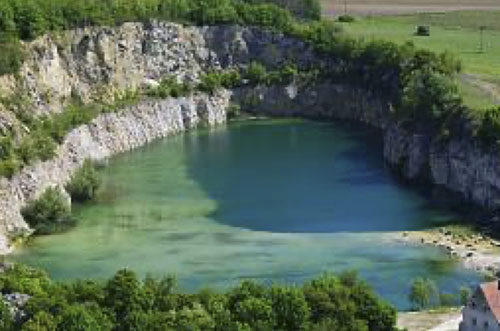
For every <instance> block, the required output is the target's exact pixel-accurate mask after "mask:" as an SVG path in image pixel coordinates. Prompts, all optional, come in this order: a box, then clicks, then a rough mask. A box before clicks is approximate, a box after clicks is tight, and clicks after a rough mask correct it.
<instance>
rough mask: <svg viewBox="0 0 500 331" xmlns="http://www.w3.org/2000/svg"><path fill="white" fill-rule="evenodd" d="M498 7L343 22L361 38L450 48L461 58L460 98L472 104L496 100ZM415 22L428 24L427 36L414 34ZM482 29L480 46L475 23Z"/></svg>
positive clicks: (499, 96) (499, 86)
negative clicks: (429, 33)
mask: <svg viewBox="0 0 500 331" xmlns="http://www.w3.org/2000/svg"><path fill="white" fill-rule="evenodd" d="M499 17H500V11H462V12H448V13H437V14H436V13H435V14H413V15H398V16H376V17H375V16H372V17H365V18H359V19H358V20H357V21H356V22H354V23H351V24H345V25H344V27H345V30H346V31H347V33H349V34H351V35H354V36H358V37H362V38H365V39H388V40H391V41H395V42H398V43H404V42H407V41H412V42H414V43H415V45H417V46H418V47H422V48H426V49H430V50H433V51H437V52H441V51H445V50H448V51H451V52H452V53H454V54H456V55H458V56H459V58H460V59H461V60H462V62H463V66H464V73H465V75H464V76H463V77H462V79H461V84H460V85H461V89H462V91H463V94H464V98H465V100H466V102H467V104H469V105H470V106H473V107H474V108H484V107H487V106H490V105H492V104H500V19H498V18H499ZM417 25H429V26H430V27H431V36H430V37H418V36H415V35H414V32H415V29H416V26H417ZM480 26H485V30H484V32H483V41H484V42H483V45H484V46H483V51H481V49H480V32H479V27H480Z"/></svg>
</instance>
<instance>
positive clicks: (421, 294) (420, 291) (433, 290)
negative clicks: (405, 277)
mask: <svg viewBox="0 0 500 331" xmlns="http://www.w3.org/2000/svg"><path fill="white" fill-rule="evenodd" d="M408 299H409V300H410V302H411V303H412V305H413V308H414V309H415V310H422V309H425V308H429V307H430V306H431V305H435V304H436V303H437V301H438V299H439V298H438V291H437V287H436V284H435V283H434V282H433V281H432V280H430V279H425V278H416V279H415V280H413V282H412V284H411V287H410V293H409V295H408Z"/></svg>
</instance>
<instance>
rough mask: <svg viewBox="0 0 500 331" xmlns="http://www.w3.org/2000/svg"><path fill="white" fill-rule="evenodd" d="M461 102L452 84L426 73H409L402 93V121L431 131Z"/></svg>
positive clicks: (435, 74) (441, 77)
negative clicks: (410, 121)
mask: <svg viewBox="0 0 500 331" xmlns="http://www.w3.org/2000/svg"><path fill="white" fill-rule="evenodd" d="M461 105H462V99H461V96H460V93H459V91H458V88H457V85H456V84H455V82H454V81H453V80H452V79H451V78H450V77H449V76H446V75H443V74H440V73H437V72H435V71H431V70H429V69H424V70H417V71H415V72H414V73H412V75H411V78H410V80H409V82H408V83H407V85H406V87H405V88H404V90H403V102H402V106H401V111H402V114H403V118H407V119H410V120H413V121H415V122H417V123H422V124H424V125H425V126H426V127H433V126H435V125H436V124H438V123H441V122H442V121H443V120H444V119H445V118H446V116H449V115H451V114H452V113H453V112H454V111H456V110H459V109H460V107H461Z"/></svg>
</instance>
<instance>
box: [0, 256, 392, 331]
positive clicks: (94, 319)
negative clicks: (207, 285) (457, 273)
mask: <svg viewBox="0 0 500 331" xmlns="http://www.w3.org/2000/svg"><path fill="white" fill-rule="evenodd" d="M0 291H1V292H2V293H4V294H7V293H13V292H20V293H27V294H30V295H32V296H33V297H32V298H31V299H30V300H29V301H28V303H27V305H26V306H25V307H24V310H25V312H26V317H25V318H24V319H22V320H21V321H19V322H18V323H13V321H11V320H9V318H10V315H7V316H6V318H7V320H6V322H5V324H4V325H6V326H7V328H4V329H3V330H6V331H10V330H38V329H36V328H34V327H35V326H37V325H39V326H40V325H41V326H47V327H50V328H49V329H51V330H341V331H342V330H346V331H347V330H349V331H350V330H373V331H378V330H385V331H391V330H395V329H396V328H395V322H396V310H395V309H394V308H393V307H391V306H390V305H388V304H387V303H385V302H384V301H382V300H380V299H379V298H378V297H377V296H376V295H375V294H374V292H373V290H372V289H371V288H370V287H368V286H367V285H366V283H364V282H363V281H361V280H359V279H358V278H357V277H356V276H355V275H354V274H352V273H347V274H341V275H339V276H336V275H323V276H321V277H318V278H316V279H313V280H311V281H309V282H307V283H306V284H304V285H303V286H300V287H298V286H284V285H274V286H272V287H270V288H269V287H266V286H263V285H261V284H259V283H256V282H254V281H243V282H242V283H240V285H238V286H236V287H234V288H233V289H230V290H228V291H227V292H223V293H219V292H214V291H211V290H202V291H200V292H198V293H193V294H185V293H179V292H177V291H175V283H174V281H173V278H171V277H166V278H161V279H155V278H152V277H146V279H145V280H144V281H141V280H139V279H138V277H137V275H136V274H135V273H134V272H132V271H130V270H120V271H118V272H117V273H116V274H115V275H114V277H112V278H111V279H109V280H108V281H107V282H105V283H100V282H95V281H75V282H72V283H64V284H63V283H55V282H51V281H50V279H48V277H47V275H46V273H44V272H39V271H37V270H36V269H32V268H29V267H24V266H19V265H14V266H13V267H11V268H10V269H8V270H7V271H5V272H4V273H2V274H0ZM325 327H326V329H325Z"/></svg>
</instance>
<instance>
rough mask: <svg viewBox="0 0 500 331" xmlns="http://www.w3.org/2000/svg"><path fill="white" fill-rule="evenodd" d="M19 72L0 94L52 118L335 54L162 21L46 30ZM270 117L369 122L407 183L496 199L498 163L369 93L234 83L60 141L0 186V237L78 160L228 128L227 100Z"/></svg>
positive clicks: (14, 126)
mask: <svg viewBox="0 0 500 331" xmlns="http://www.w3.org/2000/svg"><path fill="white" fill-rule="evenodd" d="M27 48H28V51H27V54H28V58H27V61H25V63H24V65H23V67H22V69H21V71H20V74H19V77H18V78H17V79H14V77H9V76H3V77H0V80H1V82H0V83H1V84H0V90H1V91H2V94H4V95H11V96H16V95H19V94H21V95H22V96H23V98H25V99H26V100H28V101H27V102H28V104H29V109H32V110H33V111H34V112H36V113H37V114H38V115H40V114H48V115H51V114H55V113H58V112H60V111H62V109H64V107H65V106H66V105H68V104H69V103H70V102H71V101H72V100H75V99H77V100H79V102H83V103H91V102H93V101H95V100H102V99H106V98H110V99H112V98H113V97H114V95H115V94H116V91H127V90H133V89H137V88H141V87H145V86H157V85H158V84H159V81H160V80H161V79H162V78H164V77H168V76H170V77H173V76H175V77H177V79H179V80H180V81H183V82H190V83H196V82H198V81H199V78H200V75H201V74H202V73H204V72H208V71H210V70H218V69H221V68H230V67H235V66H245V65H246V64H248V63H250V62H251V61H257V62H260V63H262V64H264V65H265V66H267V67H269V68H276V67H279V66H282V65H284V64H286V63H288V62H290V61H291V62H293V63H295V64H296V66H297V67H298V68H299V69H307V68H311V67H314V68H319V70H321V69H322V68H325V70H326V69H327V68H332V67H335V66H336V65H337V61H338V59H336V58H332V57H328V56H322V55H319V54H317V53H315V52H314V50H313V48H312V47H311V46H309V45H307V44H306V43H304V42H302V41H299V40H296V39H293V38H288V37H284V36H283V35H282V34H277V33H272V32H268V31H265V30H262V29H258V28H243V27H238V26H231V25H227V26H218V27H217V26H216V27H183V26H181V25H177V24H169V23H159V22H153V23H147V24H140V23H127V24H124V25H122V26H120V27H117V28H90V29H85V30H74V31H71V32H67V33H63V34H58V35H51V36H50V35H47V36H45V37H42V38H40V39H38V40H36V41H34V42H32V43H30V44H28V45H27ZM230 102H231V103H237V104H240V105H241V108H242V109H243V110H247V111H257V112H260V113H264V114H267V115H276V116H306V117H322V118H342V119H351V120H356V121H362V122H365V123H367V124H370V125H373V126H376V127H378V128H380V129H381V130H383V132H384V134H385V151H384V155H385V157H386V159H387V160H388V161H389V163H391V164H393V165H397V166H398V167H400V168H401V169H402V170H403V171H402V172H403V174H405V175H406V176H407V177H409V178H415V177H417V176H422V175H424V176H429V177H427V178H429V179H431V180H432V181H433V182H435V183H437V184H440V185H443V186H445V187H447V188H450V189H452V190H455V191H458V192H460V193H462V194H463V196H464V197H465V198H467V199H470V200H472V201H475V202H477V203H480V204H482V205H484V206H487V207H495V206H497V205H498V204H499V203H500V200H499V199H498V198H499V197H500V193H499V188H500V181H499V179H500V164H498V160H497V158H496V155H492V154H488V153H485V152H483V151H482V150H481V149H480V148H479V146H478V145H477V144H476V143H475V142H474V141H473V140H470V139H466V138H462V139H459V138H456V139H453V138H452V139H451V140H448V141H446V142H443V141H438V140H435V141H434V140H432V139H431V138H430V137H429V136H426V135H419V134H414V133H412V132H407V131H405V130H403V129H402V128H401V127H400V126H398V125H397V123H395V122H394V121H392V120H391V107H390V105H389V103H388V102H387V101H385V100H384V99H383V98H381V97H380V96H378V95H377V94H376V93H375V92H372V91H369V90H367V89H363V88H360V87H355V86H353V85H350V84H348V83H334V82H331V81H327V80H316V81H308V82H302V81H298V80H295V81H293V82H292V83H290V84H286V85H285V84H282V85H275V86H266V85H262V86H257V87H251V88H248V87H240V88H235V89H234V90H233V91H227V90H221V91H220V92H218V93H216V94H214V95H208V94H201V93H195V94H194V95H192V96H189V97H183V98H168V99H164V100H157V99H155V100H142V101H140V102H139V103H138V104H137V105H135V106H130V107H128V108H126V109H123V110H121V111H118V112H114V113H108V114H102V115H100V116H98V117H97V118H96V119H94V120H93V121H92V122H91V123H90V124H88V125H84V126H82V127H78V128H76V129H74V130H73V131H71V132H70V133H69V134H67V135H66V137H65V138H64V141H63V143H62V144H61V146H59V148H58V150H57V153H56V157H55V158H53V159H51V160H48V161H45V162H41V161H38V162H36V163H35V164H32V165H30V166H28V167H25V168H24V169H23V170H22V171H21V172H20V173H18V174H16V175H15V176H14V177H13V178H12V179H9V180H8V179H5V178H3V179H2V180H1V184H0V196H1V197H2V198H1V199H0V238H4V239H2V240H0V242H1V245H0V246H1V247H0V249H2V250H3V251H6V250H7V246H8V241H7V239H6V238H7V237H8V236H12V235H15V234H17V233H20V232H25V231H26V230H27V229H28V227H27V225H26V223H25V222H24V221H23V220H22V217H21V215H20V208H21V207H22V206H23V205H24V204H25V203H26V202H27V201H29V200H31V199H35V198H36V197H37V196H39V195H40V194H41V193H42V192H43V191H44V190H45V189H46V188H47V187H49V186H54V185H58V186H61V185H64V183H66V182H67V181H68V179H69V178H70V176H71V174H72V173H73V172H74V171H75V170H76V169H77V168H78V167H79V166H80V165H81V164H82V162H83V161H84V160H85V159H86V158H92V159H103V158H107V157H109V156H111V155H114V154H116V153H119V152H122V151H125V150H129V149H132V148H134V147H137V146H140V145H143V144H145V143H147V142H149V141H151V140H152V139H155V138H158V137H163V136H166V135H168V134H173V133H176V132H180V131H184V130H186V129H190V128H193V127H196V126H197V125H198V124H203V125H205V124H208V125H214V124H218V123H222V122H224V121H225V117H226V109H227V108H228V106H229V104H230ZM0 115H1V116H0V128H1V129H2V130H5V129H6V128H10V130H11V131H13V132H18V133H19V135H22V132H23V130H26V129H25V128H24V127H23V124H22V123H20V122H19V121H18V120H17V119H16V116H14V114H13V113H12V112H9V111H8V110H6V109H3V110H2V109H0Z"/></svg>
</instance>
